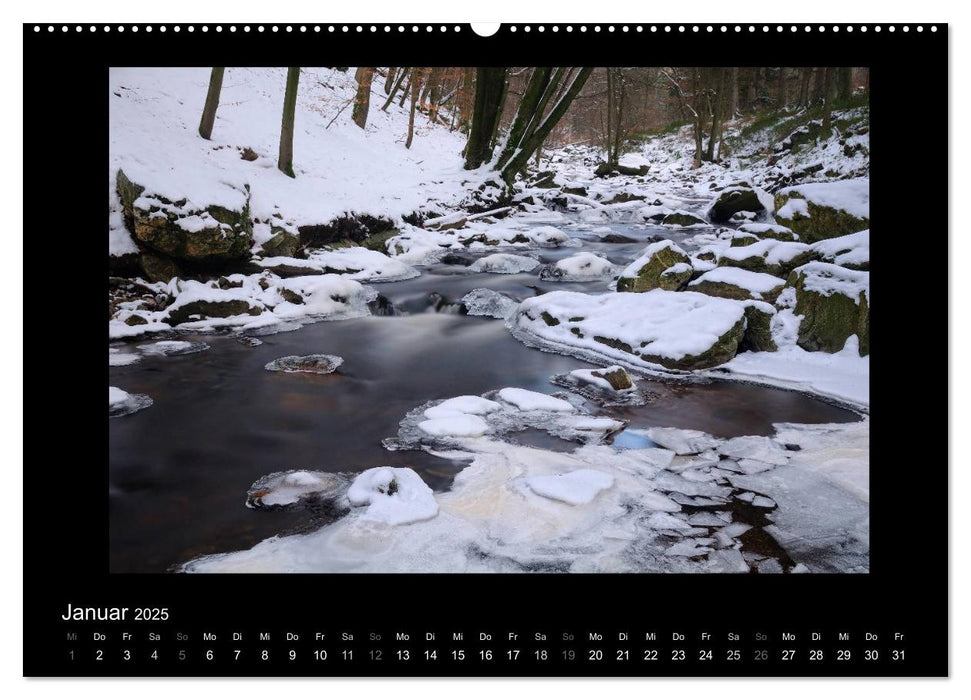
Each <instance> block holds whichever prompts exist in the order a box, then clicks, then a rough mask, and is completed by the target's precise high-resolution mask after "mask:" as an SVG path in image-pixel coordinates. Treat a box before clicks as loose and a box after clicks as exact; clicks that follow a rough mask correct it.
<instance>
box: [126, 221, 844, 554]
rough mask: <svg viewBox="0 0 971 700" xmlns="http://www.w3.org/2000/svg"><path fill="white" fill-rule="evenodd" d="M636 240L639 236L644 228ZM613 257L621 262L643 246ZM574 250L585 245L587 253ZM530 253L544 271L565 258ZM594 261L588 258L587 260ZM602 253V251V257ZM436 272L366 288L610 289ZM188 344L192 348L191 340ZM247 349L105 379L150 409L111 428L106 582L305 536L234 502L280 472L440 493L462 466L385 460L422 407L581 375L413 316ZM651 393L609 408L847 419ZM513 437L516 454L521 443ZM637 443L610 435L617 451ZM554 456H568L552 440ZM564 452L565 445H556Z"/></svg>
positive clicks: (789, 397) (696, 418)
mask: <svg viewBox="0 0 971 700" xmlns="http://www.w3.org/2000/svg"><path fill="white" fill-rule="evenodd" d="M640 233H641V235H644V232H640ZM600 247H601V248H603V249H605V250H610V249H614V250H616V249H618V248H621V247H623V248H630V250H625V251H623V253H622V254H620V257H621V258H624V259H627V260H629V259H630V258H631V257H633V255H635V254H636V253H637V252H638V251H639V250H640V248H641V247H643V246H642V245H641V244H622V245H621V246H617V245H614V246H610V245H609V244H600ZM584 249H588V250H589V249H591V247H589V246H585V248H584ZM576 250H577V249H569V250H566V251H540V255H542V256H544V258H545V259H546V260H547V261H549V260H551V259H553V258H554V257H562V255H565V254H570V253H572V252H576ZM597 252H599V250H598V251H597ZM611 257H613V255H612V254H611ZM447 272H448V273H449V274H436V273H435V271H434V269H432V270H429V271H426V273H425V274H423V275H422V276H421V277H419V278H415V279H413V280H408V281H405V282H398V283H393V284H382V285H375V286H376V287H378V288H379V290H380V291H381V293H382V294H384V295H385V296H387V297H389V298H390V299H391V301H392V302H393V303H394V304H395V306H396V307H399V306H403V305H405V302H406V301H407V300H408V299H418V298H421V297H423V296H424V297H427V295H428V294H429V293H431V292H437V293H438V294H440V295H442V296H444V297H446V298H449V299H453V300H458V299H461V297H462V296H464V295H465V294H466V293H467V292H469V291H471V290H472V289H475V288H477V287H487V288H490V289H495V290H496V291H501V292H504V293H506V294H509V295H510V296H513V297H515V298H517V299H522V298H526V297H528V296H532V295H533V294H535V293H537V289H536V287H539V288H540V289H541V290H542V291H548V290H551V289H578V290H585V291H589V292H597V291H606V288H607V283H606V282H593V283H584V284H569V283H567V284H558V283H555V282H539V281H538V280H537V278H536V276H535V274H521V275H490V274H474V275H473V274H469V273H468V272H465V271H461V270H456V269H455V268H454V266H453V268H452V269H449V270H447ZM187 339H188V340H195V339H196V338H191V337H190V338H187ZM262 340H263V344H262V345H259V346H256V347H248V346H244V345H242V344H240V343H238V342H236V341H235V340H234V339H233V338H231V337H226V336H223V337H206V338H205V341H206V342H207V343H209V345H210V346H211V349H210V350H208V351H206V352H202V353H199V354H195V355H190V356H182V357H167V358H166V357H145V358H143V359H142V360H141V362H139V363H137V364H135V365H130V366H125V367H113V368H111V384H112V385H114V386H119V387H121V388H123V389H124V390H126V391H129V392H134V393H143V394H148V395H149V396H151V397H152V398H153V399H154V401H155V403H154V405H153V406H152V407H151V409H150V410H145V411H142V412H140V413H137V414H134V415H132V416H127V417H125V418H120V419H113V420H111V421H110V424H109V425H110V472H109V480H110V483H109V495H110V565H111V570H112V571H114V572H133V571H139V572H148V571H164V570H167V569H168V568H170V567H172V566H174V565H177V564H179V563H182V562H184V561H186V560H187V559H190V558H192V557H195V556H198V555H201V554H206V553H212V552H225V551H231V550H236V549H240V548H245V547H249V546H252V545H253V544H255V543H256V542H258V541H260V540H262V539H265V538H266V537H269V536H272V535H274V534H278V533H282V532H288V531H292V530H293V529H294V528H302V527H307V526H308V522H307V513H306V512H305V511H300V510H296V511H291V510H285V509H281V510H274V511H268V512H255V511H251V510H248V509H247V508H246V507H245V506H244V501H245V497H246V491H247V489H248V488H249V486H250V485H251V484H252V482H254V481H255V480H256V479H257V478H259V477H260V476H262V475H264V474H268V473H270V472H275V471H281V470H286V469H297V468H300V469H316V470H323V471H331V472H340V471H348V472H356V471H361V470H364V469H367V468H370V467H374V466H379V465H390V466H407V467H411V468H412V469H414V470H415V471H417V472H418V473H420V474H421V475H422V477H423V478H424V479H425V480H426V482H427V483H428V484H429V485H430V486H431V487H432V488H434V489H436V490H443V489H447V488H448V487H449V485H450V484H451V480H452V477H453V476H454V474H455V473H456V472H457V471H458V470H460V469H461V468H462V467H463V464H461V463H453V462H449V461H446V460H442V459H439V458H436V457H432V456H430V455H428V454H425V453H422V452H388V451H386V450H384V449H383V448H382V447H381V439H382V438H385V437H389V436H393V435H395V434H397V430H398V422H399V421H400V420H401V418H402V417H403V416H404V415H405V413H407V412H408V411H409V410H410V409H412V408H414V407H415V406H416V405H418V404H421V403H423V402H425V401H429V400H432V399H444V398H447V397H450V396H456V395H460V394H481V393H483V392H485V391H488V390H491V389H497V388H501V387H503V386H519V387H523V388H526V389H532V390H535V391H543V392H553V391H561V389H559V388H558V387H554V386H553V385H552V384H550V383H549V381H548V379H549V377H550V376H552V375H554V374H561V373H564V372H567V371H569V370H572V369H577V368H581V367H591V365H589V364H586V363H584V362H581V361H578V360H575V359H572V358H569V357H565V356H561V355H554V354H549V353H544V352H539V351H537V350H533V349H529V348H527V347H525V346H524V345H522V344H521V343H519V342H518V341H516V340H514V339H513V338H512V337H511V336H510V335H509V333H508V332H507V331H506V330H505V328H504V327H503V323H502V321H498V320H494V319H488V318H482V317H466V316H458V315H454V314H435V313H418V314H414V315H410V316H389V317H369V318H360V319H353V320H347V321H336V322H329V323H318V324H313V325H308V326H305V327H304V328H301V329H299V330H297V331H292V332H288V333H280V334H277V335H269V336H263V337H262ZM313 353H327V354H333V355H339V356H341V357H343V358H344V364H343V366H341V367H340V369H339V370H338V371H337V372H336V373H334V374H329V375H311V374H285V373H279V372H267V371H265V370H264V369H263V367H264V365H265V364H266V363H267V362H270V361H271V360H273V359H276V358H278V357H281V356H284V355H308V354H313ZM640 384H641V386H642V387H644V388H650V390H651V391H653V392H654V393H655V394H656V398H655V400H653V401H652V402H650V403H649V404H648V405H645V406H641V407H624V408H614V409H610V411H609V413H610V414H611V415H614V416H616V417H619V418H623V419H625V420H628V421H630V423H631V427H632V428H639V427H649V426H652V425H663V426H678V427H685V428H697V429H700V430H705V431H708V432H710V433H713V434H715V435H719V436H722V437H731V436H734V435H746V434H761V435H766V434H770V432H771V424H772V423H773V422H779V421H792V422H809V423H813V422H830V421H846V420H854V419H855V418H856V416H855V415H854V414H852V413H850V412H848V411H844V410H841V409H838V408H835V407H833V406H830V405H828V404H825V403H823V402H820V401H816V400H813V399H810V398H807V397H805V396H802V395H799V394H796V393H792V392H786V391H781V390H777V389H770V388H763V387H754V386H747V385H741V384H736V383H711V384H704V385H689V386H669V385H665V384H660V383H657V382H648V381H646V380H641V382H640ZM513 437H517V438H520V439H521V440H522V441H523V442H526V443H529V444H533V443H532V442H531V441H533V440H537V439H540V438H538V437H537V436H534V435H531V434H519V435H515V436H513ZM636 439H637V437H636V434H633V433H628V434H626V437H625V434H623V433H622V434H621V435H619V436H617V438H616V442H615V444H617V445H618V446H624V447H631V446H645V445H643V444H627V443H626V442H625V441H632V440H633V441H636ZM556 442H557V444H556V445H552V444H551V445H548V446H547V447H549V448H551V449H572V447H573V446H572V445H571V444H570V443H565V442H564V441H561V440H557V441H556ZM560 443H562V444H560Z"/></svg>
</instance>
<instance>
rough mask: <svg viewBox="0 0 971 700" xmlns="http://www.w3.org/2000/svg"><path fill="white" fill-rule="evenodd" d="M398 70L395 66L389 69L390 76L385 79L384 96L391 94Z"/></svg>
mask: <svg viewBox="0 0 971 700" xmlns="http://www.w3.org/2000/svg"><path fill="white" fill-rule="evenodd" d="M397 71H398V69H397V68H395V67H394V66H392V67H390V68H388V74H387V75H386V76H385V77H384V94H385V95H390V94H391V86H392V85H394V79H395V74H396V73H397Z"/></svg>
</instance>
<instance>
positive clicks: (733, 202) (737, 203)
mask: <svg viewBox="0 0 971 700" xmlns="http://www.w3.org/2000/svg"><path fill="white" fill-rule="evenodd" d="M740 211H751V212H755V214H757V215H758V214H764V213H765V207H764V206H762V202H760V201H759V196H758V195H757V194H756V193H755V190H753V189H751V188H749V187H728V188H726V189H725V190H723V191H722V193H721V194H720V195H718V199H716V200H715V201H714V203H713V204H712V205H711V207H710V208H709V209H708V218H709V219H711V220H712V221H713V222H715V223H716V224H723V223H726V222H728V221H731V218H732V216H733V215H734V214H736V213H737V212H740Z"/></svg>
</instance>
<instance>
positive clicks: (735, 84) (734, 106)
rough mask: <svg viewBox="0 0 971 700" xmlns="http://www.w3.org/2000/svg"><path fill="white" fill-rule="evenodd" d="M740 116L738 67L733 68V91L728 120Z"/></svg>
mask: <svg viewBox="0 0 971 700" xmlns="http://www.w3.org/2000/svg"><path fill="white" fill-rule="evenodd" d="M736 114H738V67H737V66H736V67H734V68H732V90H731V95H730V101H729V103H728V118H729V119H732V118H734V117H735V115H736Z"/></svg>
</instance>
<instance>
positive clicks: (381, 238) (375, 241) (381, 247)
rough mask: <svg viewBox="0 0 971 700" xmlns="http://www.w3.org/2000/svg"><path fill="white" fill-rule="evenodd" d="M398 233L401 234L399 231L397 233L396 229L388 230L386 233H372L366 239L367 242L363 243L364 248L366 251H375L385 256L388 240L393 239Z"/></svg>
mask: <svg viewBox="0 0 971 700" xmlns="http://www.w3.org/2000/svg"><path fill="white" fill-rule="evenodd" d="M399 233H401V231H399V230H398V229H396V228H389V229H388V230H387V231H381V232H379V233H372V234H371V235H370V236H368V237H367V240H366V241H364V247H365V248H367V249H368V250H376V251H377V252H379V253H385V254H387V252H388V239H389V238H394V237H395V236H397V235H398V234H399Z"/></svg>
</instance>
